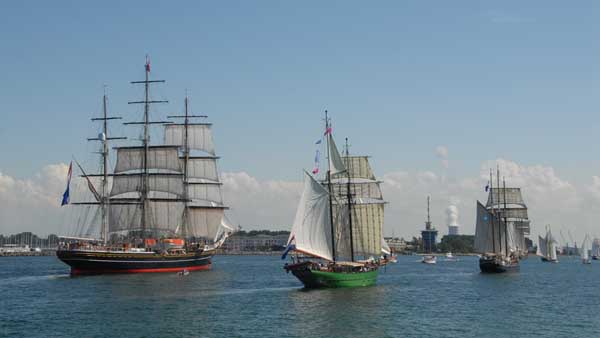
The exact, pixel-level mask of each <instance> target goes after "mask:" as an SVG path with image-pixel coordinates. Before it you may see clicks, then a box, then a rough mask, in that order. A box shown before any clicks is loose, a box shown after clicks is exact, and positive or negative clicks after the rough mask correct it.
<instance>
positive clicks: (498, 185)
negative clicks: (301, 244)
mask: <svg viewBox="0 0 600 338" xmlns="http://www.w3.org/2000/svg"><path fill="white" fill-rule="evenodd" d="M496 183H497V189H496V203H497V204H498V205H497V206H496V217H498V244H499V248H498V249H500V250H499V251H500V253H502V222H501V220H500V167H499V166H498V165H496Z"/></svg>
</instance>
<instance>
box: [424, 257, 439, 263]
mask: <svg viewBox="0 0 600 338" xmlns="http://www.w3.org/2000/svg"><path fill="white" fill-rule="evenodd" d="M436 262H437V259H436V257H435V256H423V260H422V261H421V263H425V264H435V263H436Z"/></svg>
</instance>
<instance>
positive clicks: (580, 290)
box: [0, 256, 600, 338]
mask: <svg viewBox="0 0 600 338" xmlns="http://www.w3.org/2000/svg"><path fill="white" fill-rule="evenodd" d="M561 258H562V260H561V262H560V263H559V264H550V263H544V264H542V263H541V262H540V261H539V259H538V258H535V257H531V258H529V259H528V260H526V261H524V262H523V263H522V265H521V272H520V273H518V274H513V275H482V274H480V273H479V272H478V266H477V259H476V258H474V257H461V258H460V261H459V262H444V261H443V259H442V258H440V261H439V262H438V264H437V265H435V266H430V265H425V264H421V263H418V262H417V260H418V257H416V256H412V257H411V256H404V257H399V262H398V264H392V265H390V266H388V267H387V269H384V270H382V271H381V274H380V278H379V284H378V286H375V287H368V288H356V289H338V290H312V291H305V290H302V289H301V285H300V283H299V282H298V281H297V280H296V279H295V278H294V277H293V276H292V275H291V274H289V275H288V274H286V273H285V272H284V271H283V269H282V261H281V260H280V259H279V258H278V257H265V256H260V257H244V256H241V257H235V256H219V257H216V258H215V259H214V264H213V270H212V271H201V272H192V273H190V275H188V276H185V277H180V276H177V275H176V274H175V273H168V274H146V275H118V276H91V277H77V278H71V277H69V275H68V269H67V267H66V266H65V265H63V264H62V263H61V262H59V261H58V260H57V259H56V258H55V257H2V258H0V300H1V303H0V337H78V338H79V337H128V338H135V337H278V338H282V337H361V338H364V337H422V336H430V337H540V336H545V337H552V336H557V337H558V336H572V337H592V336H596V337H597V336H598V335H599V334H600V320H598V319H597V318H598V316H597V314H598V313H600V292H599V286H598V285H599V283H598V282H599V281H600V261H594V262H593V264H591V265H583V264H581V263H580V261H579V260H578V259H575V258H571V259H568V258H565V257H561Z"/></svg>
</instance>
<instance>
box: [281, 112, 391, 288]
mask: <svg viewBox="0 0 600 338" xmlns="http://www.w3.org/2000/svg"><path fill="white" fill-rule="evenodd" d="M325 138H326V148H327V157H328V170H327V172H326V175H325V178H324V179H322V180H321V181H318V180H317V179H316V178H314V177H313V176H312V175H311V174H309V173H308V172H305V175H304V190H303V192H302V197H301V199H300V203H299V205H298V210H297V212H296V218H295V220H294V225H293V227H292V231H291V233H290V238H289V240H288V251H290V250H291V251H294V254H293V255H292V263H288V264H285V267H284V268H285V270H286V271H287V272H292V274H293V275H294V276H296V277H297V278H298V279H299V280H300V281H301V282H302V283H303V284H304V286H305V287H306V288H323V287H324V288H336V287H357V286H369V285H374V284H375V283H377V275H378V273H379V271H378V269H379V267H380V266H381V264H383V262H384V261H383V260H381V259H380V256H381V254H382V253H385V252H386V247H385V246H382V243H383V242H384V241H383V216H384V204H385V201H384V200H383V196H382V194H381V189H380V187H379V185H380V182H379V181H378V180H377V179H376V178H375V175H374V174H373V171H372V170H371V166H370V165H369V158H368V157H367V156H351V155H350V153H349V150H348V145H347V141H346V151H345V154H344V156H341V155H340V154H339V152H338V149H337V147H336V144H335V142H334V140H333V135H332V129H331V125H330V120H329V118H328V116H327V111H326V112H325ZM313 173H316V171H313ZM286 252H287V251H286ZM284 257H285V255H284Z"/></svg>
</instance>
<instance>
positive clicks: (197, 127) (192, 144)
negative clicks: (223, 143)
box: [165, 123, 215, 155]
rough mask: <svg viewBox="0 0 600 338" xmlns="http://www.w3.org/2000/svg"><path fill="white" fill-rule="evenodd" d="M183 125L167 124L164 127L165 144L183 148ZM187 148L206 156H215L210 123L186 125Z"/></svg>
mask: <svg viewBox="0 0 600 338" xmlns="http://www.w3.org/2000/svg"><path fill="white" fill-rule="evenodd" d="M185 127H186V125H185V124H168V125H166V126H165V144H169V145H176V146H179V147H183V146H184V145H185ZM187 128H188V132H187V141H188V147H189V148H190V149H194V150H200V151H203V152H206V153H208V154H211V155H214V154H215V147H214V144H213V139H212V130H211V124H210V123H188V124H187Z"/></svg>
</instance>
